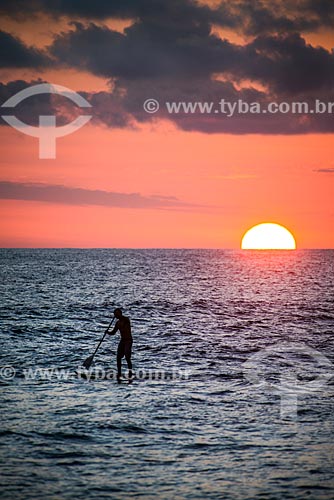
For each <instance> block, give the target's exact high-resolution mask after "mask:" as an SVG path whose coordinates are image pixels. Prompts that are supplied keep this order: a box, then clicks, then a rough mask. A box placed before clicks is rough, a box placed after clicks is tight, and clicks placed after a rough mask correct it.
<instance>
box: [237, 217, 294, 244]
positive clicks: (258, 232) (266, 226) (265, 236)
mask: <svg viewBox="0 0 334 500" xmlns="http://www.w3.org/2000/svg"><path fill="white" fill-rule="evenodd" d="M241 248H242V249H243V250H295V249H296V241H295V238H294V237H293V235H292V234H291V233H290V231H289V230H288V229H286V228H285V227H284V226H281V225H280V224H274V223H272V222H264V223H262V224H257V225H256V226H253V227H252V228H250V229H248V231H247V232H246V233H245V234H244V236H243V238H242V241H241Z"/></svg>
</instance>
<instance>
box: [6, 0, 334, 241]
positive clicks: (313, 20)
mask: <svg viewBox="0 0 334 500" xmlns="http://www.w3.org/2000/svg"><path fill="white" fill-rule="evenodd" d="M333 27H334V3H333V2H332V1H331V0H293V1H292V0H285V1H281V0H272V1H265V0H262V1H260V0H254V1H251V2H250V1H248V0H238V1H237V2H235V1H228V0H223V1H220V0H217V1H215V0H211V1H209V0H207V1H204V0H202V1H197V2H195V1H191V0H168V1H166V0H124V1H122V2H119V1H114V0H108V1H107V0H96V1H95V2H91V1H90V0H81V1H78V0H66V1H63V0H53V1H47V0H32V1H23V0H17V1H15V0H14V1H11V2H8V1H3V0H0V105H2V104H3V103H5V102H6V101H7V100H8V99H9V98H10V97H12V96H14V95H15V94H16V93H17V92H19V91H21V90H23V89H25V88H30V87H31V86H32V85H37V84H41V83H50V84H52V85H62V86H65V87H68V88H69V89H71V91H73V92H77V93H79V94H80V95H81V96H82V97H84V98H85V99H86V101H87V102H88V103H89V104H90V106H91V107H89V108H85V109H80V108H78V106H77V105H76V104H74V103H73V102H72V101H71V100H69V99H67V98H66V97H64V96H57V95H54V94H41V95H37V96H34V97H29V98H28V99H26V100H24V101H22V102H21V103H20V104H18V105H17V106H16V107H15V108H7V109H6V110H5V111H6V112H4V109H5V108H2V109H1V108H0V115H1V116H3V115H9V114H11V115H14V116H16V117H17V118H19V119H20V120H21V121H23V122H24V123H27V124H28V125H31V126H34V127H37V126H38V125H39V116H40V115H54V116H56V123H57V126H64V125H66V124H67V123H70V122H71V121H72V120H74V119H75V118H76V117H78V116H80V115H82V114H87V109H88V110H89V114H90V115H91V116H92V118H91V120H90V121H89V123H88V124H86V125H85V126H83V127H82V128H81V129H80V130H77V131H76V132H73V133H71V134H70V135H67V136H65V137H60V138H59V139H57V141H56V158H55V159H50V158H47V159H43V158H39V149H38V142H39V141H38V139H37V138H35V137H31V136H29V135H26V134H24V133H22V132H20V131H18V130H15V129H14V128H12V127H11V126H9V125H8V123H7V122H6V121H5V120H4V119H3V118H0V166H1V167H0V168H1V172H0V206H1V210H0V228H1V234H0V246H2V247H84V248H96V247H117V248H125V247H131V248H151V247H164V248H175V247H176V248H231V249H236V248H240V243H241V239H242V236H243V234H244V233H245V232H246V231H247V230H248V229H249V228H250V227H252V226H253V225H256V224H259V223H261V222H276V223H279V224H282V225H284V226H285V227H287V228H288V229H289V230H290V231H291V232H292V233H293V235H294V236H295V239H296V242H297V247H298V248H333V247H334V207H333V198H334V187H333V180H334V159H333V133H334V119H333V113H334V107H333V112H332V113H330V112H329V113H328V112H325V113H321V114H320V113H319V114H317V113H313V114H311V113H299V114H293V113H291V112H286V113H277V114H270V115H269V114H255V113H235V114H234V115H233V116H230V117H228V116H227V115H226V114H222V113H220V112H217V111H216V112H211V113H201V112H199V110H198V109H197V111H196V112H194V113H185V112H181V113H178V114H171V113H169V112H168V109H167V106H166V102H169V103H170V102H177V103H178V102H209V103H210V102H213V103H214V104H215V109H218V108H217V106H218V104H217V103H219V102H220V101H221V99H224V100H225V102H231V103H237V102H239V101H242V102H244V103H248V104H250V103H254V102H255V103H258V104H259V105H260V106H261V107H266V106H267V105H268V104H269V103H271V102H274V103H282V102H284V103H288V104H289V105H290V106H291V105H292V103H293V102H303V103H307V104H309V106H310V109H311V108H312V106H313V104H314V102H315V101H316V100H319V101H321V102H322V103H330V102H334V93H333V88H334V87H333V83H334V51H333V47H334V30H333ZM147 99H155V100H156V101H158V102H159V105H160V107H159V110H158V111H157V112H154V113H148V112H146V111H145V109H144V103H145V101H147ZM333 106H334V105H333ZM219 109H220V108H219Z"/></svg>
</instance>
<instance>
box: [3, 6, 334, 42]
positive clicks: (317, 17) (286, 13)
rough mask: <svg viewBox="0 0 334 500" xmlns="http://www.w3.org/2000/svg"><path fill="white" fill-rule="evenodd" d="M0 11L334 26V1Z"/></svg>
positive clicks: (278, 27)
mask: <svg viewBox="0 0 334 500" xmlns="http://www.w3.org/2000/svg"><path fill="white" fill-rule="evenodd" d="M0 13H2V14H5V15H9V16H11V17H14V18H17V19H21V18H25V17H27V16H33V15H37V14H38V13H47V14H49V15H51V16H55V17H59V16H67V17H69V18H71V19H76V20H78V19H92V20H104V19H109V18H111V17H114V18H121V19H138V20H140V21H143V22H145V24H151V25H155V26H157V27H163V26H168V25H169V26H177V25H178V26H179V27H181V26H185V25H186V24H188V25H189V24H190V23H193V26H194V27H195V26H199V25H202V26H204V25H209V24H211V23H212V24H217V25H219V26H222V27H229V28H232V29H236V30H237V31H238V32H244V33H246V34H250V35H254V36H257V35H259V34H264V33H267V34H268V33H282V32H290V33H293V32H296V31H316V30H317V29H319V27H323V26H325V27H326V26H327V27H333V22H334V4H333V2H332V0H298V1H296V0H272V1H270V2H264V1H263V0H252V1H251V2H250V1H249V0H239V1H238V2H231V0H222V1H221V2H219V3H216V4H215V6H211V7H210V6H209V5H205V4H204V3H203V2H201V3H200V2H196V1H194V0H168V1H166V0H123V1H121V2H120V1H119V0H99V1H98V2H92V1H91V0H80V1H78V0H54V1H52V2H50V1H49V0H30V1H29V2H27V1H26V0H15V1H11V2H9V1H8V0H0Z"/></svg>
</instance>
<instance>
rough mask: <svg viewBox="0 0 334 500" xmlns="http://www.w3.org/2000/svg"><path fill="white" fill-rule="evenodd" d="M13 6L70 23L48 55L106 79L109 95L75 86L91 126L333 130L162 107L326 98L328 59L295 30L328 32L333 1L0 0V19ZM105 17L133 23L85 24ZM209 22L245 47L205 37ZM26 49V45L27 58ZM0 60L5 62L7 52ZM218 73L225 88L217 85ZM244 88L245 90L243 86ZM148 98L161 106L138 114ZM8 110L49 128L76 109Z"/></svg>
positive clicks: (333, 68) (296, 118)
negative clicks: (46, 117) (47, 122)
mask: <svg viewBox="0 0 334 500" xmlns="http://www.w3.org/2000/svg"><path fill="white" fill-rule="evenodd" d="M15 3H16V7H17V11H20V12H21V14H22V12H23V11H24V9H26V10H25V11H26V12H27V15H28V14H29V13H30V14H31V13H32V12H35V13H37V12H49V13H51V14H52V15H62V14H64V15H67V16H69V17H70V18H71V19H72V20H73V19H75V21H73V22H72V23H71V27H70V30H69V31H67V32H62V33H59V34H58V35H56V36H55V38H54V41H53V43H52V44H51V45H50V46H49V47H48V48H47V53H48V57H50V58H52V60H53V61H54V64H55V65H56V66H57V67H58V68H59V67H64V66H67V67H69V68H77V69H79V70H86V71H88V72H90V73H92V74H94V75H98V76H100V77H104V78H106V79H107V80H109V81H110V89H111V90H110V91H109V92H98V93H87V92H85V89H84V88H83V89H82V92H81V93H82V94H83V95H84V96H85V97H86V98H87V100H89V102H90V103H91V104H92V106H93V109H92V113H93V120H95V121H97V122H98V123H103V124H105V125H107V126H108V127H133V126H135V125H136V122H148V121H152V120H157V119H159V118H166V119H169V120H172V121H173V122H174V123H176V124H177V126H179V127H180V128H182V129H185V130H200V131H203V132H209V133H213V132H230V133H281V134H284V133H286V134H292V133H307V132H312V131H314V132H333V129H334V123H333V119H332V116H331V115H327V114H324V115H315V114H314V115H312V116H311V115H308V116H300V115H292V114H290V113H288V114H285V115H283V114H276V115H266V116H264V115H254V114H239V115H238V116H234V117H233V118H227V117H224V116H222V115H221V114H220V113H219V112H217V113H216V114H215V115H208V114H202V113H199V112H197V113H191V114H188V115H186V114H185V113H183V114H182V113H181V114H179V115H171V114H168V113H167V112H166V109H165V107H164V103H165V102H166V101H168V102H171V101H185V102H187V101H192V102H200V101H202V102H209V101H212V102H215V103H216V104H218V103H219V101H220V100H221V99H225V100H229V101H232V102H236V101H238V100H243V101H247V102H249V103H250V102H254V101H257V102H259V103H260V104H261V105H262V106H263V105H267V104H268V103H269V102H270V101H275V102H281V101H285V102H288V103H289V102H291V101H292V100H294V101H303V102H308V103H309V104H310V107H312V103H313V102H314V100H315V99H320V100H321V101H323V102H327V101H332V100H333V98H332V89H333V84H334V52H333V51H332V52H330V51H328V50H326V49H325V48H322V47H313V46H312V45H310V44H307V43H306V41H305V39H304V38H303V37H302V36H301V35H300V33H297V32H296V30H301V29H304V30H308V29H309V30H310V29H315V27H317V26H318V25H319V26H320V25H321V26H328V25H329V24H330V23H331V22H332V20H333V15H334V9H333V5H334V2H327V1H326V0H320V1H319V3H316V2H315V1H312V0H298V1H297V2H296V1H292V0H287V1H285V2H283V1H280V0H273V1H272V2H263V1H260V0H254V1H253V2H249V1H246V0H240V1H238V2H227V1H222V2H221V3H220V4H219V5H218V6H217V7H216V8H209V7H208V6H205V5H200V4H199V3H197V2H195V1H191V0H169V1H168V2H167V1H165V0H124V1H122V2H119V1H114V0H108V1H107V0H105V1H104V0H101V1H98V2H92V1H86V0H82V1H80V2H79V1H77V0H66V1H65V0H54V1H53V2H46V1H44V0H33V1H32V2H20V1H18V2H3V1H1V0H0V12H1V11H3V12H7V14H10V13H11V12H14V8H13V4H15ZM7 4H8V5H7ZM13 15H14V14H13ZM109 17H118V18H119V17H121V18H132V19H133V24H132V25H131V26H129V27H128V28H126V29H125V30H124V33H119V32H116V31H113V30H111V29H109V28H108V27H107V26H104V25H101V23H100V24H97V23H96V22H92V20H93V21H94V20H97V19H98V20H101V19H106V18H109ZM80 19H81V21H80ZM83 19H85V22H84V21H83ZM87 20H88V21H89V22H86V21H87ZM213 23H214V24H218V25H220V26H223V27H224V26H228V27H232V28H233V29H234V30H236V31H237V32H244V33H248V34H250V33H251V34H253V35H256V36H255V37H254V38H252V39H250V40H249V42H248V43H247V44H245V45H237V44H234V43H231V42H229V41H228V40H222V39H220V38H218V37H217V36H215V35H214V34H212V31H211V26H212V24H213ZM7 35H8V34H7ZM9 36H10V35H9ZM12 38H13V37H12ZM10 40H11V41H8V43H9V46H10V43H11V42H12V41H13V40H14V41H15V43H16V45H19V46H20V47H23V49H24V48H25V49H26V50H28V48H27V47H26V46H24V44H22V42H20V41H19V40H18V39H13V40H12V39H10ZM15 43H14V45H15ZM34 50H35V49H30V48H29V51H30V52H29V53H35V52H34ZM3 51H4V54H5V53H6V51H5V49H3ZM10 52H12V58H13V61H16V62H12V64H13V65H14V64H18V62H17V61H19V60H20V56H19V53H17V54H16V55H15V56H14V53H15V50H14V49H12V51H9V52H8V54H9V53H10ZM6 54H7V53H6ZM35 56H36V57H37V55H36V54H35ZM39 56H41V54H40V53H39ZM43 56H45V54H43ZM5 57H7V60H8V59H9V55H5V56H4V58H5ZM45 57H46V56H45ZM22 59H23V57H21V60H22ZM4 60H6V59H4ZM4 64H5V63H4ZM8 64H9V63H8ZM46 64H47V63H46ZM36 67H37V63H36ZM217 75H219V78H220V80H224V81H219V80H217ZM245 81H250V82H253V83H250V84H248V85H249V88H246V89H245V88H243V86H244V82H245ZM22 84H26V85H28V83H25V82H12V83H10V84H8V85H2V86H0V99H1V100H2V102H3V101H4V100H5V98H6V97H5V96H7V98H8V97H9V96H10V95H13V94H14V93H15V88H14V87H15V85H16V87H19V86H20V85H21V86H22ZM240 84H241V85H240ZM240 86H241V88H240ZM252 86H253V87H254V88H252ZM256 88H263V89H264V90H263V91H260V90H256ZM147 98H155V99H157V100H158V101H160V102H161V108H160V111H159V113H157V114H155V115H149V114H148V113H145V112H144V111H143V102H144V101H145V100H146V99H147ZM43 99H44V101H43ZM34 102H35V105H34ZM48 110H49V112H47V111H48ZM42 111H43V112H42ZM13 112H15V115H16V116H17V113H21V114H22V116H23V117H24V118H25V119H24V120H23V121H26V122H27V123H31V124H33V123H37V121H38V116H39V115H41V114H56V115H57V119H58V123H59V124H63V123H66V120H67V122H68V121H70V119H71V117H72V116H75V115H76V113H80V110H76V109H75V106H74V105H73V104H72V103H65V102H64V99H63V102H62V101H61V98H57V97H54V96H36V97H35V98H32V99H31V101H30V100H29V102H28V100H27V102H26V103H22V104H21V105H20V107H19V109H15V110H14V111H13Z"/></svg>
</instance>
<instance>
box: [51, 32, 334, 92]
mask: <svg viewBox="0 0 334 500" xmlns="http://www.w3.org/2000/svg"><path fill="white" fill-rule="evenodd" d="M169 34H170V37H166V39H164V37H163V36H162V35H161V34H160V33H157V32H155V31H154V30H153V31H152V30H150V29H149V28H147V26H145V25H143V24H134V25H132V26H131V27H129V28H128V29H127V30H126V31H125V34H121V33H116V32H114V31H112V30H109V29H108V28H106V27H101V26H96V25H94V24H93V23H91V24H90V25H89V26H84V25H82V24H80V23H75V25H74V29H73V30H72V31H70V32H69V33H65V34H62V35H60V36H58V37H57V38H56V40H55V42H54V43H53V45H52V46H51V47H50V51H51V53H52V54H53V56H55V57H56V58H57V59H58V60H60V61H62V62H64V63H65V64H67V65H68V66H70V67H73V66H74V67H78V68H85V69H86V70H87V71H90V72H92V73H94V74H96V75H100V76H104V77H107V78H112V77H116V78H121V79H123V80H124V81H125V80H131V81H132V80H138V79H142V78H146V79H147V78H151V79H152V81H151V83H150V86H151V87H152V88H155V87H158V86H159V85H160V83H161V80H162V79H166V78H167V79H170V78H175V79H177V81H178V82H179V80H182V79H189V78H193V79H194V78H203V77H206V78H207V79H208V84H209V81H210V79H211V77H212V74H215V73H220V74H226V75H228V76H229V77H230V78H232V79H233V78H234V79H251V80H253V81H258V82H260V83H261V84H264V85H265V86H268V87H269V90H270V91H271V93H276V94H283V95H289V94H293V95H297V94H303V93H305V92H310V91H317V92H320V91H322V90H323V89H327V90H330V91H331V90H332V88H333V84H334V53H333V52H332V53H330V52H329V51H327V50H326V49H324V48H322V47H313V46H311V45H309V44H307V43H306V42H305V40H304V39H303V38H302V37H301V36H300V35H299V34H285V35H275V36H268V35H266V36H259V37H257V38H256V39H255V40H253V41H252V42H250V43H249V44H247V45H245V46H238V45H234V44H232V43H230V42H228V41H227V40H220V39H219V38H217V37H215V36H213V35H210V34H208V33H202V34H201V35H200V34H193V35H189V36H188V37H186V38H185V37H180V38H178V36H177V34H176V33H174V34H173V28H171V29H170V33H169ZM172 35H173V36H172ZM101 47H104V48H105V49H104V50H101ZM125 87H126V85H125Z"/></svg>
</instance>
